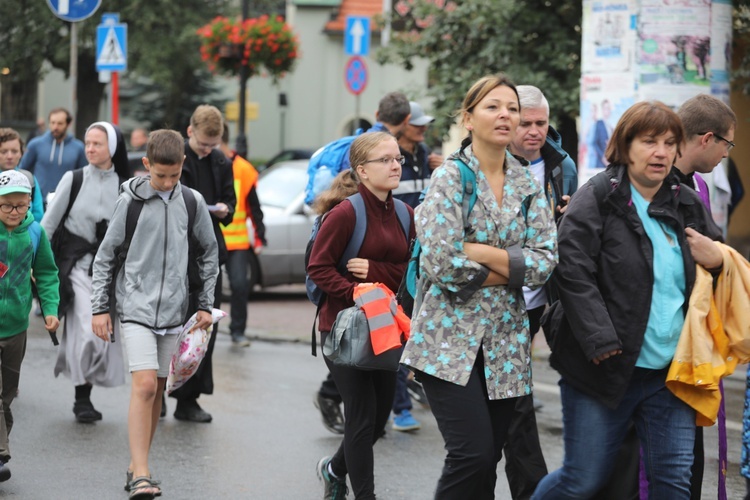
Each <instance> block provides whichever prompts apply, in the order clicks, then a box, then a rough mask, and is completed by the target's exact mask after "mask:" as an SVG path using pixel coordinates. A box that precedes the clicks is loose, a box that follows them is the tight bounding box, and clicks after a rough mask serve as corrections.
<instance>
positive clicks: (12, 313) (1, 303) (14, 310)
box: [0, 212, 60, 338]
mask: <svg viewBox="0 0 750 500" xmlns="http://www.w3.org/2000/svg"><path fill="white" fill-rule="evenodd" d="M31 224H39V223H38V222H35V221H34V216H33V215H31V213H30V212H29V213H27V214H26V218H25V219H24V220H23V222H21V224H20V225H19V226H18V227H17V228H15V229H13V230H12V231H8V229H7V228H6V227H5V226H4V225H3V224H2V223H0V262H2V263H3V264H5V265H6V266H8V271H7V272H6V273H5V276H3V277H2V278H0V338H7V337H12V336H13V335H18V334H19V333H21V332H23V331H25V330H26V329H28V327H29V312H31V297H32V295H31V273H32V270H33V273H34V277H35V278H36V285H37V288H38V290H39V297H40V299H41V301H42V309H44V313H45V314H46V315H48V316H50V315H51V316H57V307H58V305H59V303H60V295H59V288H60V282H59V280H58V277H57V266H56V265H55V258H54V256H53V255H52V248H51V247H50V244H49V240H48V239H47V234H46V233H45V232H44V228H42V227H40V228H39V231H40V232H41V234H40V236H39V247H38V248H37V251H36V258H34V247H33V244H32V242H31V236H30V235H29V231H28V229H29V226H30V225H31Z"/></svg>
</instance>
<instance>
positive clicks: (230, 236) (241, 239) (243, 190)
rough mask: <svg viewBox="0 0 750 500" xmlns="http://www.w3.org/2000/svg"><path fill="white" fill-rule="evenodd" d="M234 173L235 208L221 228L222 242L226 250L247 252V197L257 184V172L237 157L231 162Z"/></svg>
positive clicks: (248, 239) (248, 238)
mask: <svg viewBox="0 0 750 500" xmlns="http://www.w3.org/2000/svg"><path fill="white" fill-rule="evenodd" d="M232 171H233V172H234V194H235V195H236V196H237V206H236V207H235V208H234V217H233V218H232V222H231V223H230V224H229V225H227V226H221V232H222V234H223V235H224V242H225V243H226V245H227V250H229V251H232V250H247V249H249V248H250V236H249V235H248V232H247V223H246V219H247V217H248V211H249V207H248V206H247V195H248V194H249V193H250V190H251V189H252V188H253V186H255V184H256V183H257V182H258V171H257V170H255V167H253V165H252V164H251V163H250V162H249V161H247V160H246V159H244V158H242V157H241V156H239V155H237V156H235V157H234V161H233V162H232Z"/></svg>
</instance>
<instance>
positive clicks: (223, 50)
mask: <svg viewBox="0 0 750 500" xmlns="http://www.w3.org/2000/svg"><path fill="white" fill-rule="evenodd" d="M197 34H198V36H199V38H200V40H201V49H200V50H201V58H202V59H203V60H204V61H205V62H206V63H207V64H208V68H209V70H211V71H212V72H213V73H216V74H222V75H228V76H237V75H239V73H240V68H241V67H242V66H246V67H247V70H248V71H247V76H248V78H249V77H251V76H254V75H259V74H262V73H264V72H265V73H267V74H269V75H271V77H272V78H273V79H274V80H278V79H279V78H283V77H284V75H285V74H286V73H287V72H289V71H291V69H292V68H293V66H294V63H295V61H296V60H297V57H298V55H299V40H298V39H297V36H296V35H295V34H294V33H292V30H291V28H289V25H287V24H286V23H285V22H284V19H283V18H282V17H280V16H277V17H274V18H270V17H268V16H261V17H257V18H252V19H246V20H244V21H242V20H241V19H239V18H236V19H230V18H228V17H223V16H219V17H216V18H214V19H213V20H212V21H211V22H210V23H208V24H206V25H205V26H202V27H200V28H199V29H198V31H197Z"/></svg>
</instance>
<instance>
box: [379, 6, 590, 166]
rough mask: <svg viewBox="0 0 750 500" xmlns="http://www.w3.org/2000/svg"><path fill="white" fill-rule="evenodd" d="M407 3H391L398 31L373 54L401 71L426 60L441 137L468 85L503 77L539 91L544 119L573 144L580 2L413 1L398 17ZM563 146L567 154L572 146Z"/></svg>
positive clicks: (578, 59)
mask: <svg viewBox="0 0 750 500" xmlns="http://www.w3.org/2000/svg"><path fill="white" fill-rule="evenodd" d="M394 3H396V2H394ZM409 3H411V2H400V4H401V5H397V11H398V8H399V7H400V8H401V12H400V13H399V15H397V18H396V19H394V21H397V22H395V27H396V28H399V29H398V30H394V34H393V36H392V39H391V43H390V45H389V46H388V47H386V48H385V49H381V51H379V53H378V55H377V56H378V61H379V62H381V63H384V62H392V63H397V64H401V65H403V66H404V67H405V68H407V69H411V68H412V65H413V61H414V60H415V59H417V58H426V59H427V60H428V61H429V64H430V70H429V82H430V87H429V89H428V93H429V95H430V96H432V97H434V99H435V101H434V111H435V114H436V118H437V119H436V123H435V126H436V128H437V129H438V130H439V131H440V132H441V133H443V134H445V133H447V131H448V129H449V127H450V125H451V124H452V123H453V115H454V113H455V111H456V110H457V108H458V107H459V106H460V105H461V101H462V99H463V96H464V94H465V93H466V91H467V90H468V89H469V87H470V86H471V84H472V83H473V82H474V81H475V80H477V79H478V78H480V77H482V76H484V75H486V74H489V73H497V72H504V73H506V74H508V75H509V76H510V77H511V78H512V79H513V81H514V82H516V84H528V85H536V86H537V87H539V88H540V89H542V91H543V92H544V93H545V95H546V97H547V99H548V100H549V102H550V107H551V115H552V120H553V121H555V122H556V123H557V124H558V128H560V129H564V130H561V133H564V135H567V137H568V141H575V122H574V117H575V116H577V115H578V94H579V79H580V74H581V69H580V53H581V27H580V23H581V15H582V2H581V0H525V1H517V0H461V1H455V2H454V1H448V2H445V1H444V0H443V1H441V0H416V1H415V2H414V3H413V6H412V8H411V11H409V12H406V8H405V5H406V4H409ZM571 134H572V135H571ZM569 143H570V144H571V145H572V149H569V150H572V151H575V142H569ZM574 157H575V155H574Z"/></svg>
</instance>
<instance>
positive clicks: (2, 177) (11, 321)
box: [0, 170, 60, 481]
mask: <svg viewBox="0 0 750 500" xmlns="http://www.w3.org/2000/svg"><path fill="white" fill-rule="evenodd" d="M30 206H31V184H30V183H29V180H28V178H27V177H26V176H25V175H24V174H22V173H21V172H18V171H17V170H8V171H5V172H2V173H0V222H2V227H0V352H2V358H0V377H1V378H0V380H2V391H1V392H0V394H1V395H0V399H2V405H3V407H2V411H3V415H4V418H0V481H7V480H8V479H9V478H10V469H9V468H8V466H7V463H8V461H9V460H10V450H9V448H8V434H10V430H11V427H12V426H13V416H12V414H11V412H10V405H11V403H12V402H13V398H14V397H15V396H16V391H17V390H18V380H19V375H20V371H21V362H22V361H23V356H24V353H25V351H26V330H27V329H28V327H29V312H30V311H31V297H32V294H31V274H32V272H33V274H34V279H35V280H36V285H37V289H38V290H39V300H40V301H41V305H42V309H43V310H44V312H45V314H46V316H45V318H44V321H45V328H46V329H47V330H48V331H50V332H53V331H55V330H57V327H58V326H59V324H60V321H59V320H58V319H57V306H58V304H59V302H60V296H59V286H60V283H59V281H58V278H57V266H55V259H54V257H53V256H52V249H51V248H50V244H49V240H48V239H47V235H46V234H45V232H44V229H42V227H41V226H40V225H39V223H38V222H36V221H35V220H34V217H33V216H32V215H31V213H29V207H30Z"/></svg>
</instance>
